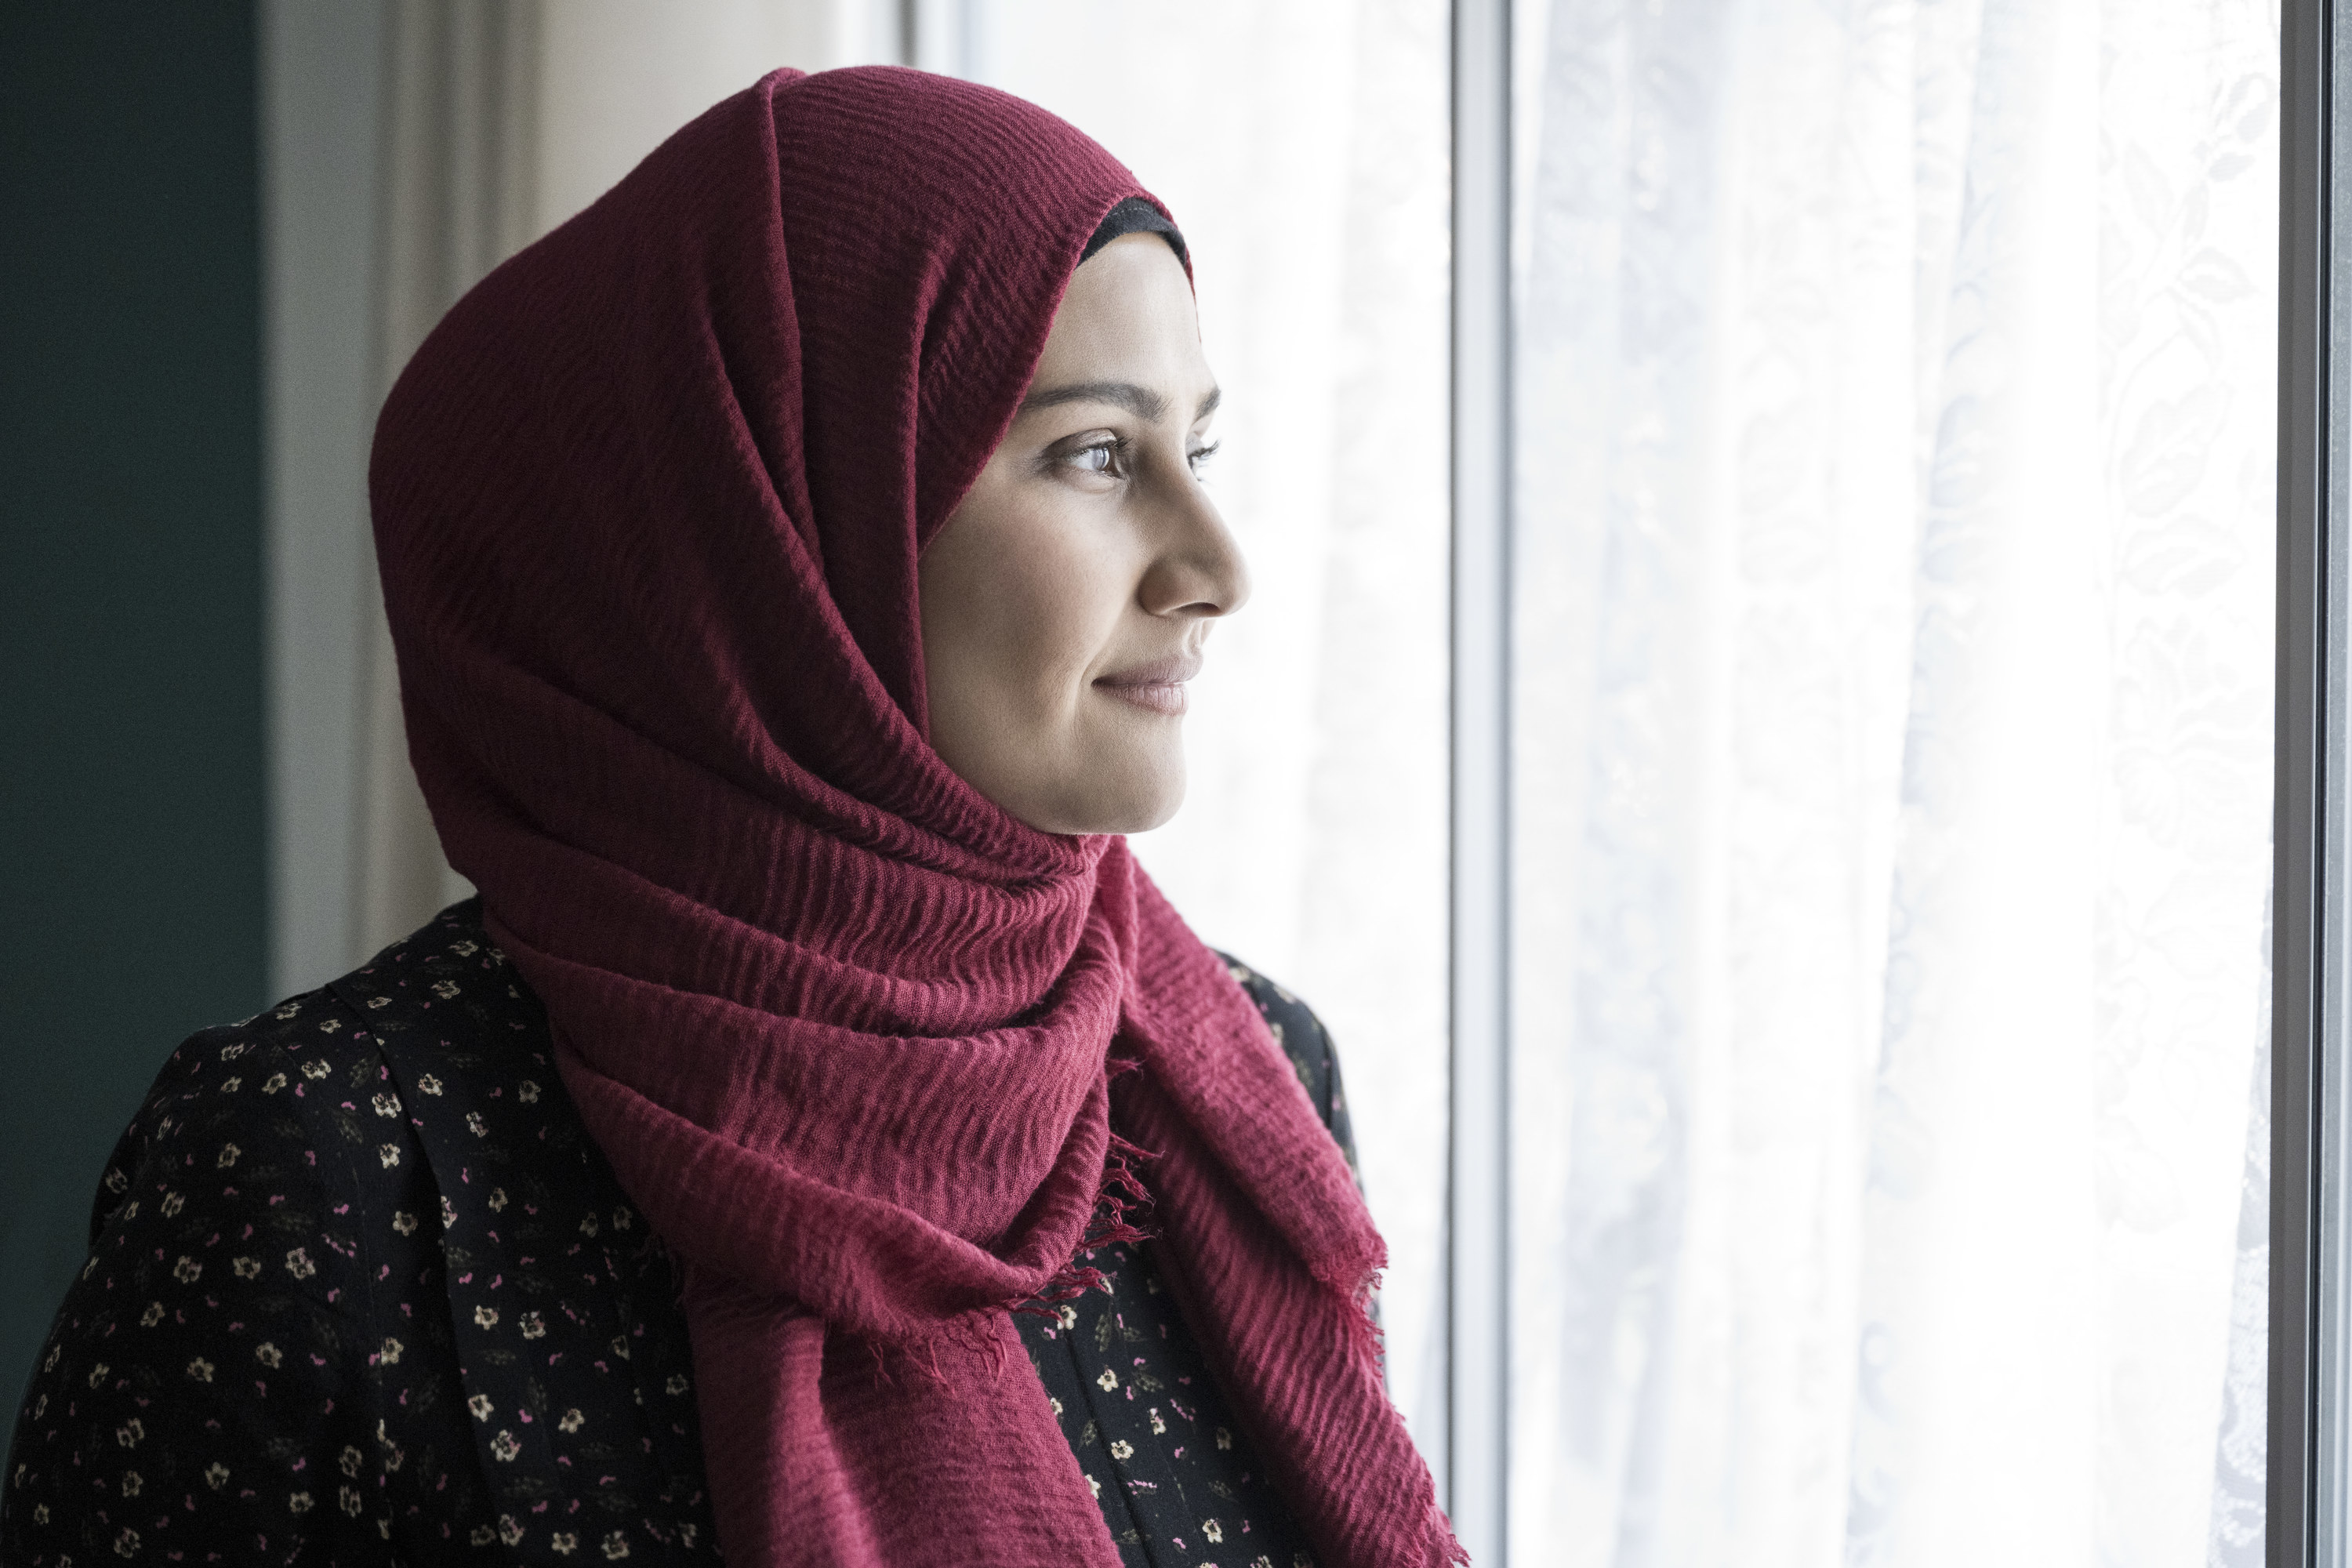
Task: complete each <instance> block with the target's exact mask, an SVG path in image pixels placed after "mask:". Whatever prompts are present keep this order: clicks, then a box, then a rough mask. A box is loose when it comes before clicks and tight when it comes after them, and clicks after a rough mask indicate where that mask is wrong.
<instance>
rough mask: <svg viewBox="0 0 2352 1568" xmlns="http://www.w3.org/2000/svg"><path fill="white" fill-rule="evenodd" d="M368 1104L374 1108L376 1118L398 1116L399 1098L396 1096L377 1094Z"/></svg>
mask: <svg viewBox="0 0 2352 1568" xmlns="http://www.w3.org/2000/svg"><path fill="white" fill-rule="evenodd" d="M368 1103H369V1104H370V1105H373V1106H374V1107H375V1113H376V1114H377V1115H378V1116H397V1115H399V1114H400V1097H399V1096H398V1095H396V1094H379V1095H377V1096H376V1097H375V1098H374V1099H373V1100H370V1101H368Z"/></svg>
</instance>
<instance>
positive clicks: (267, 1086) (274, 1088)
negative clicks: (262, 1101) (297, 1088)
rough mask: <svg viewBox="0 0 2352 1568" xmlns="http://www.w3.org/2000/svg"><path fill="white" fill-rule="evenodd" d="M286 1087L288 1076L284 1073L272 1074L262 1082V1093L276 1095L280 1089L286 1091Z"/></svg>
mask: <svg viewBox="0 0 2352 1568" xmlns="http://www.w3.org/2000/svg"><path fill="white" fill-rule="evenodd" d="M285 1087H286V1075H285V1074H284V1073H282V1072H274V1073H271V1074H270V1075H269V1076H268V1078H266V1079H262V1080H261V1092H262V1093H264V1094H276V1093H277V1092H278V1090H279V1089H284V1088H285Z"/></svg>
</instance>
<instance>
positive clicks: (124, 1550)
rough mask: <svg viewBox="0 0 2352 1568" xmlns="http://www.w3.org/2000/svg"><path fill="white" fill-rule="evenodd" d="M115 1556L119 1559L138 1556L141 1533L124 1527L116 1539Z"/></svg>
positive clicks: (127, 1526)
mask: <svg viewBox="0 0 2352 1568" xmlns="http://www.w3.org/2000/svg"><path fill="white" fill-rule="evenodd" d="M114 1554H115V1555H116V1556H117V1557H136V1556H138V1555H139V1532H138V1531H135V1530H133V1529H131V1527H130V1526H129V1525H127V1524H126V1525H124V1526H123V1527H122V1529H121V1532H120V1533H119V1534H117V1535H116V1536H115V1538H114Z"/></svg>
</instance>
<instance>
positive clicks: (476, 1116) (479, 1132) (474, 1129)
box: [466, 1110, 490, 1138]
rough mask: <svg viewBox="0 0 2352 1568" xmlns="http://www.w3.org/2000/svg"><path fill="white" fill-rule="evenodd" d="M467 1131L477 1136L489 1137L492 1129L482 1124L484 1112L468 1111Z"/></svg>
mask: <svg viewBox="0 0 2352 1568" xmlns="http://www.w3.org/2000/svg"><path fill="white" fill-rule="evenodd" d="M466 1131H468V1132H470V1133H472V1134H473V1135H474V1136H475V1137H477V1138H488V1136H489V1135H490V1130H489V1129H488V1128H487V1127H485V1126H483V1125H482V1113H481V1112H480V1111H478V1110H469V1111H467V1112H466Z"/></svg>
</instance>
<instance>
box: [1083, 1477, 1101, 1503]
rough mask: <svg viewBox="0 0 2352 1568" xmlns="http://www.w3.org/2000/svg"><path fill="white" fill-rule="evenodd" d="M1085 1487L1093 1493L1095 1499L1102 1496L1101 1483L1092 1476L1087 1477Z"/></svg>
mask: <svg viewBox="0 0 2352 1568" xmlns="http://www.w3.org/2000/svg"><path fill="white" fill-rule="evenodd" d="M1087 1490H1088V1491H1090V1492H1092V1493H1094V1494H1095V1497H1096V1498H1097V1500H1099V1499H1100V1498H1101V1497H1102V1483H1101V1482H1100V1481H1098V1480H1097V1479H1094V1477H1092V1476H1088V1477H1087Z"/></svg>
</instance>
